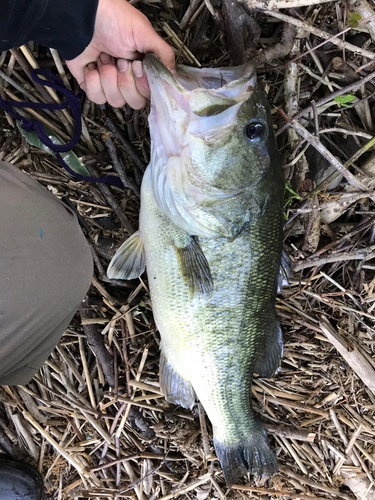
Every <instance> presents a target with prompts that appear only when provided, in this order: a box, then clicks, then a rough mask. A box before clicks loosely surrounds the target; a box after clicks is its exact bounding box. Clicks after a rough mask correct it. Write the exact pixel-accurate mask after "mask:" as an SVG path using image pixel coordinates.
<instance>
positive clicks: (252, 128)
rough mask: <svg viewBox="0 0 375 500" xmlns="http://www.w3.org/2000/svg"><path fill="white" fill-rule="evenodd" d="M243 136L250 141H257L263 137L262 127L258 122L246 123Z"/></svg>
mask: <svg viewBox="0 0 375 500" xmlns="http://www.w3.org/2000/svg"><path fill="white" fill-rule="evenodd" d="M245 134H246V136H247V137H248V138H249V139H250V140H251V141H257V140H259V139H260V138H261V137H262V136H263V135H264V125H263V123H260V122H252V123H248V124H247V125H246V128H245Z"/></svg>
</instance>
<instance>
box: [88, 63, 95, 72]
mask: <svg viewBox="0 0 375 500" xmlns="http://www.w3.org/2000/svg"><path fill="white" fill-rule="evenodd" d="M87 69H88V70H89V71H92V70H94V69H96V64H95V63H93V62H91V63H89V64H88V65H87Z"/></svg>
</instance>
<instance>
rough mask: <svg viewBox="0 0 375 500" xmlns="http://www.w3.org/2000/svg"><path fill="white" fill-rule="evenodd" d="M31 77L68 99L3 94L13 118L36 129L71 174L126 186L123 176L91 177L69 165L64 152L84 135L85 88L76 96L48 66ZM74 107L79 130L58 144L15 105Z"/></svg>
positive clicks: (1, 103)
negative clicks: (31, 99) (13, 97)
mask: <svg viewBox="0 0 375 500" xmlns="http://www.w3.org/2000/svg"><path fill="white" fill-rule="evenodd" d="M39 75H41V76H44V77H45V79H42V78H40V77H39ZM31 77H32V79H33V80H34V82H36V83H39V84H40V85H44V86H45V87H50V88H52V89H54V90H58V91H60V92H61V93H62V94H63V95H64V97H65V101H63V102H62V103H60V104H57V103H48V104H47V103H39V102H18V101H5V100H4V99H3V98H2V97H1V95H0V107H2V108H3V109H4V111H6V112H7V113H8V114H9V115H10V116H11V117H12V118H14V119H15V120H18V121H20V122H21V123H22V128H23V129H24V130H25V131H27V132H31V131H34V132H35V133H36V135H37V136H38V138H39V140H40V141H41V142H42V143H43V144H44V145H45V146H47V147H48V148H50V149H51V150H52V151H53V152H54V153H55V155H56V158H57V159H58V161H59V162H60V164H61V165H62V166H63V167H64V168H65V170H66V171H67V172H69V174H70V175H72V176H73V177H75V178H76V179H78V180H80V181H87V182H102V183H106V184H112V185H113V186H117V187H119V188H122V189H123V188H124V185H123V183H122V182H121V179H120V178H119V177H116V176H114V175H107V176H105V177H91V176H85V175H80V174H78V173H77V172H74V170H72V169H71V168H70V167H69V165H67V164H66V162H65V161H64V159H63V158H62V156H61V155H60V153H66V152H68V151H71V150H72V149H73V148H74V146H75V145H76V144H77V143H78V141H79V139H80V137H81V134H82V121H81V99H82V96H83V91H82V90H80V92H79V94H78V96H76V95H75V94H74V93H73V92H71V91H70V90H68V89H67V88H66V87H65V86H64V84H63V83H62V81H61V80H60V78H58V77H57V76H55V75H54V74H53V73H50V72H49V71H47V70H45V69H33V70H32V71H31ZM69 107H70V109H71V110H72V114H73V118H74V121H75V129H74V134H73V137H72V139H71V140H70V141H69V142H68V143H67V144H55V143H54V142H52V141H51V139H50V138H49V137H48V135H47V134H46V132H45V130H44V127H43V124H42V123H41V122H40V121H38V120H34V119H33V118H30V119H29V118H25V117H24V116H22V115H20V114H19V113H17V111H15V109H14V108H31V109H51V110H52V109H67V108H69Z"/></svg>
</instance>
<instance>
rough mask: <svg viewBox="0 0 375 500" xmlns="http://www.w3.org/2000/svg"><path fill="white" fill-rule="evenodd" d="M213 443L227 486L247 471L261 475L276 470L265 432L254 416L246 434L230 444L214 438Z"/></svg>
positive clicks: (268, 474)
mask: <svg viewBox="0 0 375 500" xmlns="http://www.w3.org/2000/svg"><path fill="white" fill-rule="evenodd" d="M214 445H215V450H216V455H217V457H218V459H219V460H220V463H221V468H222V469H223V473H224V478H225V481H226V483H227V485H228V487H229V488H230V487H231V486H232V485H233V484H234V483H235V482H236V480H237V479H238V478H240V477H241V476H243V475H245V474H247V473H250V474H256V475H258V476H260V477H262V476H272V474H274V473H275V472H277V469H278V463H277V460H276V456H275V454H274V452H273V451H272V449H271V447H270V444H269V442H268V437H267V433H266V431H265V429H264V427H263V425H262V424H261V422H260V421H259V420H257V419H255V418H254V426H253V427H252V428H251V429H249V433H248V436H246V437H244V438H242V439H241V440H239V441H238V442H237V443H235V444H231V445H225V444H223V443H221V442H220V441H218V440H217V439H216V438H214Z"/></svg>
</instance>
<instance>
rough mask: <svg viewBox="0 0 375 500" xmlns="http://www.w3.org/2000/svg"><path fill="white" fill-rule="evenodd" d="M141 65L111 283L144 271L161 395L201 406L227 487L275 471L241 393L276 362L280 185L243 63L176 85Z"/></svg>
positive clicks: (256, 94)
mask: <svg viewBox="0 0 375 500" xmlns="http://www.w3.org/2000/svg"><path fill="white" fill-rule="evenodd" d="M147 57H148V59H146V61H145V67H146V71H147V74H148V78H149V82H150V86H151V92H152V95H153V101H152V108H153V111H151V115H150V129H151V138H152V160H151V163H150V165H149V166H148V168H147V170H146V173H145V175H144V179H143V183H142V190H141V212H140V224H139V231H138V233H136V235H134V236H133V237H132V238H130V239H129V240H128V241H127V242H125V243H124V245H123V246H122V247H121V248H120V249H119V251H118V252H117V253H116V255H115V257H114V259H113V260H112V262H111V264H110V267H109V270H108V275H109V276H110V277H114V276H116V277H117V278H127V279H129V278H133V277H136V276H137V275H138V276H139V275H140V274H141V272H143V270H144V267H145V266H146V268H147V275H148V282H149V287H150V293H151V299H152V306H153V313H154V317H155V321H156V324H157V327H158V329H159V331H160V335H161V361H160V385H161V388H162V390H163V393H164V394H165V397H166V399H167V400H168V401H170V402H172V403H175V404H180V405H182V406H184V407H186V408H191V407H192V406H193V405H194V404H195V400H196V398H198V399H199V400H200V402H201V403H202V405H203V407H204V408H205V410H206V413H207V415H208V417H209V419H210V421H211V423H212V427H213V432H214V445H215V450H216V453H217V456H218V458H219V459H220V462H221V465H222V468H223V472H224V476H225V479H226V482H227V484H228V485H229V486H231V485H232V484H233V483H234V482H235V481H236V479H237V478H238V477H239V476H241V475H243V474H245V473H247V472H250V473H256V474H258V475H271V474H272V473H274V472H275V471H276V470H277V461H276V458H275V456H274V453H273V451H272V450H271V448H270V446H269V443H268V439H267V435H266V433H265V430H264V428H263V425H262V424H261V422H260V421H259V420H258V419H257V418H256V417H255V415H254V412H253V410H252V407H251V399H250V391H251V382H252V374H253V373H254V372H257V373H259V374H260V375H262V376H271V375H272V374H273V373H275V372H276V371H277V369H278V368H279V365H280V360H281V356H282V335H281V330H280V326H279V324H278V321H277V318H276V314H275V299H276V292H277V286H278V275H279V269H280V261H281V251H282V204H283V192H284V177H283V173H282V169H281V164H280V159H279V156H278V152H277V146H276V142H275V138H274V135H273V131H272V125H271V118H270V111H269V107H268V104H267V101H266V98H265V95H264V93H263V92H262V91H261V90H260V89H258V88H257V86H256V79H255V69H254V67H253V66H252V65H246V66H244V67H241V68H229V69H225V70H202V73H199V70H196V69H194V70H189V69H187V68H183V70H182V71H181V73H180V74H182V76H180V79H179V80H177V79H175V78H174V77H173V76H172V75H170V73H169V72H167V70H166V69H165V68H164V67H163V66H162V65H161V63H160V62H159V61H158V60H157V59H156V58H155V57H154V56H147ZM204 71H206V72H208V76H207V75H206V77H205V78H204V77H202V76H201V74H203V72H204ZM220 71H222V73H224V76H223V75H222V74H221V76H220V79H223V78H224V82H223V81H220V83H219V84H218V75H220ZM197 75H198V76H197ZM231 77H232V80H231V79H230V78H231ZM215 78H216V80H215ZM192 82H193V83H192ZM194 82H195V83H194ZM213 82H214V83H213ZM223 83H224V84H223ZM189 85H190V86H191V87H192V88H190V89H189V88H187V87H189ZM194 85H197V86H195V87H194ZM204 86H206V88H205V87H204ZM210 86H213V87H214V88H211V87H210ZM207 87H208V88H207ZM223 89H224V90H223ZM196 94H198V95H196ZM166 102H167V103H168V106H169V108H168V109H166V108H165V103H166ZM163 106H164V107H163ZM168 106H167V107H168ZM181 110H182V111H181ZM176 115H179V116H178V119H175V121H174V122H173V123H169V124H167V125H168V126H166V125H165V122H167V121H168V120H167V118H169V119H170V118H171V117H172V118H173V117H175V116H176ZM202 122H203V123H202ZM167 131H168V134H169V135H167ZM153 134H154V135H153ZM173 134H174V136H173ZM177 143H179V145H178V144H177Z"/></svg>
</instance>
